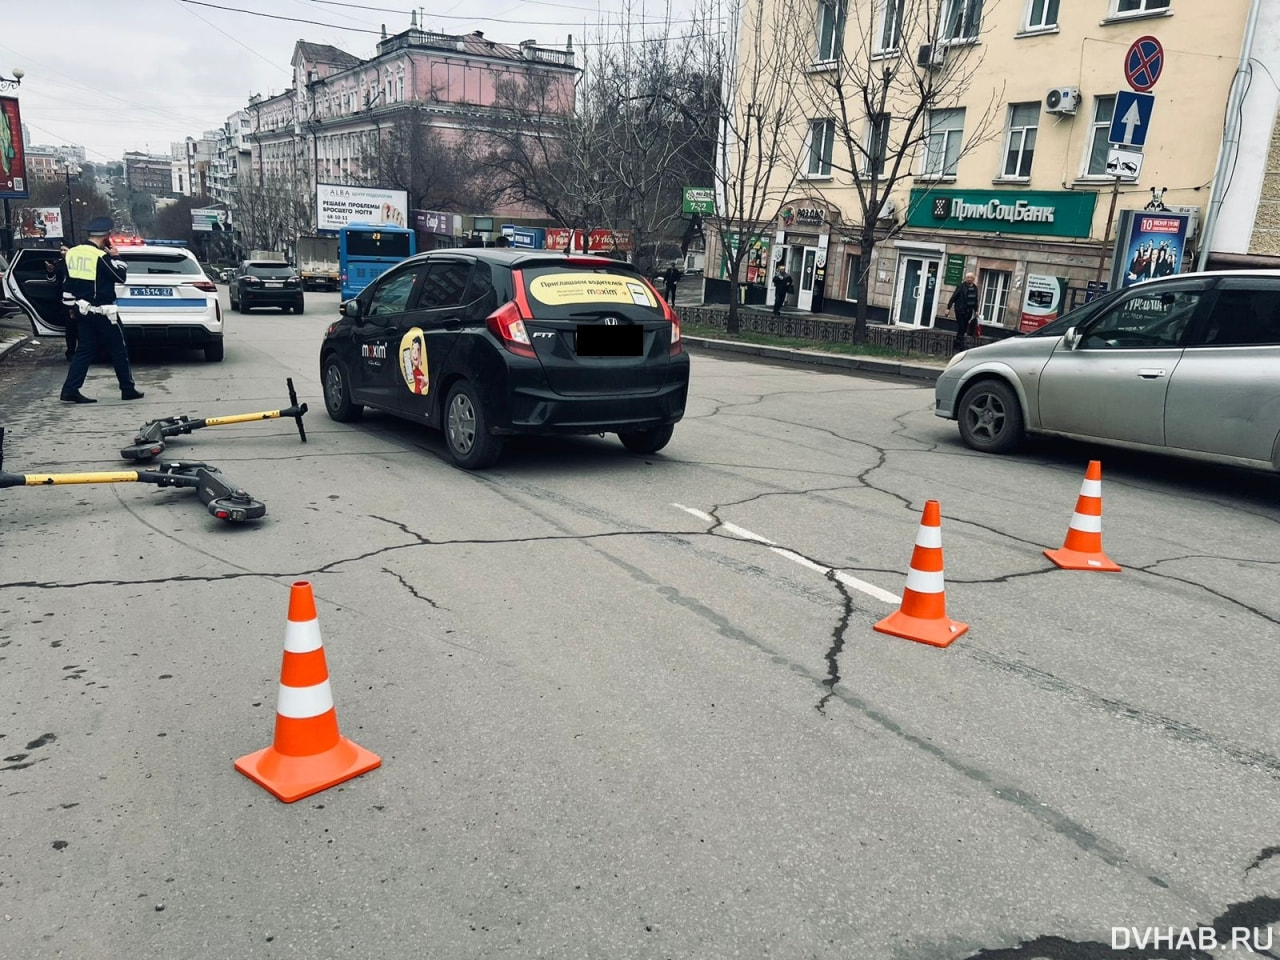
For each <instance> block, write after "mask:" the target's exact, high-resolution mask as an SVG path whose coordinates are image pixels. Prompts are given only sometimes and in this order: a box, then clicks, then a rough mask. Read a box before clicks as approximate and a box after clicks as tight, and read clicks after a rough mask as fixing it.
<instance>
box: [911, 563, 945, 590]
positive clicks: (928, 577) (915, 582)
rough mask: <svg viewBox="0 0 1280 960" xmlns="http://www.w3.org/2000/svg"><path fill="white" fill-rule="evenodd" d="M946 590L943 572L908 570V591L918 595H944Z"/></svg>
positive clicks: (912, 568)
mask: <svg viewBox="0 0 1280 960" xmlns="http://www.w3.org/2000/svg"><path fill="white" fill-rule="evenodd" d="M943 588H944V584H943V577H942V571H941V570H932V571H931V570H917V569H916V568H915V567H908V568H907V589H908V590H913V591H915V592H916V593H942V591H943Z"/></svg>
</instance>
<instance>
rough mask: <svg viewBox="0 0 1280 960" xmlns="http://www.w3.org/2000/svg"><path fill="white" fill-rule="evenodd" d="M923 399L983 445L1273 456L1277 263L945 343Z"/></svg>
mask: <svg viewBox="0 0 1280 960" xmlns="http://www.w3.org/2000/svg"><path fill="white" fill-rule="evenodd" d="M934 401H935V403H934V412H935V413H936V414H937V415H938V416H939V417H945V418H946V419H949V420H957V421H958V422H959V426H960V436H961V438H962V439H963V440H964V442H965V443H966V444H968V445H969V446H970V447H972V448H973V449H975V450H981V451H984V452H987V453H1005V452H1007V451H1009V450H1012V449H1013V448H1014V447H1015V446H1017V444H1018V442H1019V441H1020V440H1021V439H1022V437H1023V436H1024V434H1026V433H1037V434H1048V435H1052V436H1060V437H1070V438H1073V439H1079V440H1088V441H1097V442H1100V443H1109V444H1116V445H1120V446H1124V447H1128V448H1132V449H1137V450H1147V451H1154V452H1161V453H1169V454H1175V455H1178V456H1184V457H1192V458H1195V459H1200V460H1209V461H1214V462H1217V463H1227V464H1234V465H1236V466H1244V467H1253V468H1260V469H1264V470H1280V270H1267V271H1260V270H1259V271H1228V272H1222V273H1202V274H1186V275H1183V276H1174V277H1168V278H1164V279H1160V280H1151V281H1147V282H1146V283H1140V284H1137V285H1135V286H1132V287H1129V288H1127V289H1123V290H1117V291H1115V292H1113V293H1110V294H1108V295H1106V296H1104V297H1102V298H1099V299H1097V300H1094V301H1092V302H1090V303H1087V304H1085V305H1084V306H1083V307H1081V308H1080V309H1078V310H1074V311H1072V312H1071V313H1069V314H1067V315H1066V316H1064V317H1062V318H1060V319H1058V320H1055V321H1054V322H1053V323H1051V324H1049V325H1048V326H1046V327H1043V328H1041V329H1040V330H1038V331H1036V332H1035V333H1034V334H1030V335H1028V336H1025V337H1017V338H1014V339H1010V340H1003V341H1001V342H999V343H993V344H988V345H987V346H984V347H977V348H975V349H973V350H965V351H962V352H960V353H958V354H956V355H955V356H954V357H952V359H951V363H950V364H949V365H948V366H947V369H946V371H945V372H944V373H943V374H942V376H941V377H939V378H938V381H937V385H936V388H935V393H934Z"/></svg>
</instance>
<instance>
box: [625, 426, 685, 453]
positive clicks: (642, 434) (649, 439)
mask: <svg viewBox="0 0 1280 960" xmlns="http://www.w3.org/2000/svg"><path fill="white" fill-rule="evenodd" d="M675 428H676V425H675V424H674V423H668V424H667V425H666V426H663V427H654V428H653V429H652V430H635V431H632V432H629V433H620V434H618V439H619V440H621V441H622V445H623V446H624V447H626V448H627V449H628V450H630V451H631V452H632V453H640V454H647V453H657V452H658V451H659V450H661V449H662V448H663V447H665V446H666V445H667V443H668V442H669V441H670V440H671V434H672V432H673V431H674V430H675Z"/></svg>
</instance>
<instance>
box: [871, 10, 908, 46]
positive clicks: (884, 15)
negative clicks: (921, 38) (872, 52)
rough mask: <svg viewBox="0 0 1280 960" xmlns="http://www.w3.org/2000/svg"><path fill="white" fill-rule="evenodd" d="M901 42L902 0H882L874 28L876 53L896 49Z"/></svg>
mask: <svg viewBox="0 0 1280 960" xmlns="http://www.w3.org/2000/svg"><path fill="white" fill-rule="evenodd" d="M901 43H902V0H883V3H881V5H880V23H879V26H878V28H877V30H876V53H888V52H890V51H892V50H897V49H898V46H899V44H901Z"/></svg>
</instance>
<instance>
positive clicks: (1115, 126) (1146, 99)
mask: <svg viewBox="0 0 1280 960" xmlns="http://www.w3.org/2000/svg"><path fill="white" fill-rule="evenodd" d="M1155 102H1156V98H1155V95H1154V94H1151V93H1134V92H1133V91H1132V90H1120V91H1118V92H1117V93H1116V112H1115V114H1114V115H1112V117H1111V133H1110V135H1109V136H1108V137H1107V139H1108V140H1110V141H1111V142H1112V143H1114V144H1117V145H1119V146H1122V147H1140V146H1142V145H1143V144H1144V143H1146V142H1147V128H1148V127H1150V126H1151V108H1152V107H1153V106H1154V105H1155Z"/></svg>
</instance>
